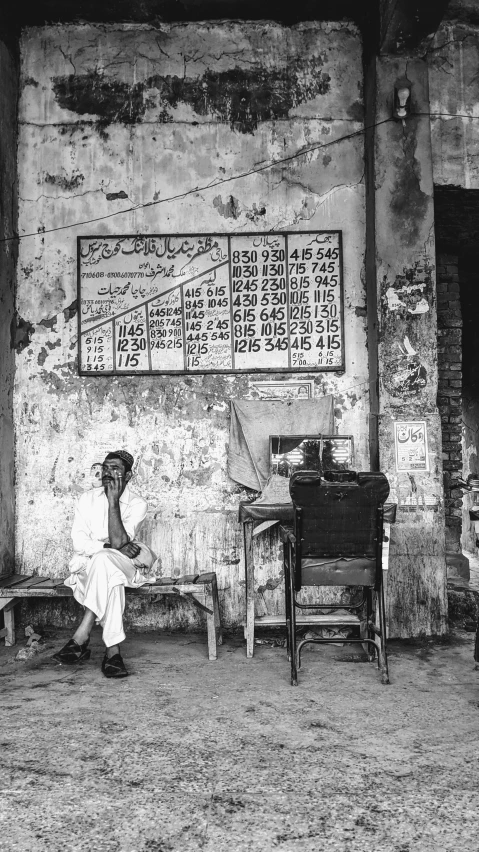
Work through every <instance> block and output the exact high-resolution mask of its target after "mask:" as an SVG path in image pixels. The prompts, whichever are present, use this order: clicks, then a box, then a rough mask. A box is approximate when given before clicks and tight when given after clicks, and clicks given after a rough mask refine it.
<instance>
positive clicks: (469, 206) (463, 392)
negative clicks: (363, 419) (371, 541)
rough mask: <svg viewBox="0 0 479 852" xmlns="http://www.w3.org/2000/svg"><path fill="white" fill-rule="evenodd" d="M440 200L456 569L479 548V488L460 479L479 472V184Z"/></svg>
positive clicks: (441, 356)
mask: <svg viewBox="0 0 479 852" xmlns="http://www.w3.org/2000/svg"><path fill="white" fill-rule="evenodd" d="M434 201H435V220H436V254H437V299H438V369H439V384H438V407H439V411H440V415H441V423H442V438H443V468H444V502H445V512H446V550H447V551H448V568H450V569H451V571H450V573H457V570H456V569H457V567H458V565H459V563H460V554H461V552H462V550H465V551H466V552H467V553H469V554H472V555H474V556H477V554H478V547H477V539H478V538H479V521H477V522H476V521H474V520H473V519H472V518H471V516H470V513H471V510H472V511H473V512H474V510H476V509H477V511H478V516H479V491H477V492H476V491H463V490H461V489H459V488H457V487H455V486H457V483H458V480H460V479H462V480H463V481H467V479H468V477H472V478H473V477H474V474H476V475H477V477H478V478H479V190H468V189H463V188H461V187H454V186H441V187H436V188H435V197H434ZM476 527H477V530H476ZM454 555H456V557H455V556H454Z"/></svg>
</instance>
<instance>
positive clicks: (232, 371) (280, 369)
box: [77, 228, 346, 378]
mask: <svg viewBox="0 0 479 852" xmlns="http://www.w3.org/2000/svg"><path fill="white" fill-rule="evenodd" d="M298 234H304V235H309V234H311V235H313V234H336V235H337V237H338V246H339V258H338V260H339V293H340V328H341V341H342V349H341V356H342V357H341V364H333V365H330V366H328V365H317V366H298V365H295V366H288V367H284V366H276V367H247V368H244V369H243V368H240V369H237V368H233V367H231V368H228V369H202V370H196V369H195V370H188V369H175V370H156V369H151V370H139V369H132V370H82V369H81V336H82V333H83V334H84V333H85V330H83V331H82V327H81V296H82V293H81V252H80V246H81V242H82V241H83V240H114V239H143V238H153V237H156V238H167V237H171V238H185V239H187V238H198V237H201V238H203V237H219V238H221V239H225V238H227V239H231V238H235V237H268V236H280V237H286V238H287V237H288V236H295V235H298ZM342 237H343V232H342V229H337V228H331V229H312V230H309V229H308V230H304V231H303V230H284V231H233V232H217V231H207V232H201V233H198V232H197V233H191V232H190V233H183V232H181V233H179V232H175V233H162V234H158V233H137V234H132V233H129V234H84V235H83V234H82V235H80V236H77V304H78V313H77V330H78V348H77V359H78V375H80V376H85V377H95V378H101V377H102V376H109V377H111V376H129V377H131V376H152V375H160V376H162V375H165V376H166V375H178V376H195V375H198V376H202V375H236V374H238V375H262V374H266V375H268V374H270V375H272V374H276V375H277V374H278V373H288V374H297V373H324V372H336V373H337V372H339V373H341V372H344V371H345V369H346V340H345V331H344V311H345V304H344V268H343V239H342ZM228 264H229V267H230V278H231V258H230V260H229V261H228ZM178 286H182V285H178ZM288 292H289V285H288ZM147 301H150V300H147ZM136 307H138V306H136ZM288 308H289V303H288ZM114 319H115V318H114V317H113V318H112V319H111V320H108V319H107V320H106V321H105V322H109V321H113V322H114Z"/></svg>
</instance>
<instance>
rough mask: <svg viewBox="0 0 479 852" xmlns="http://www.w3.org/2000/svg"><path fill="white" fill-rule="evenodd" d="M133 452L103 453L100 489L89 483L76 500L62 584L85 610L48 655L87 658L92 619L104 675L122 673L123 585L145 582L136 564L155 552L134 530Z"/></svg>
mask: <svg viewBox="0 0 479 852" xmlns="http://www.w3.org/2000/svg"><path fill="white" fill-rule="evenodd" d="M132 467H133V456H131V455H130V453H127V452H126V450H118V451H115V452H111V453H108V455H107V456H106V458H105V461H104V462H103V466H102V478H101V485H102V487H101V488H98V487H97V488H91V489H90V490H89V491H86V492H85V493H84V494H82V495H81V497H80V498H79V500H78V503H77V507H76V510H75V517H74V520H73V528H72V539H73V548H74V551H75V553H74V556H73V557H72V559H71V561H70V571H71V574H70V576H69V577H68V578H67V579H66V580H65V585H66V586H70V587H71V588H72V589H73V597H74V598H75V600H77V601H78V602H79V603H81V604H83V607H84V609H85V614H84V616H83V619H82V622H81V624H80V626H79V627H78V629H77V631H76V633H75V634H74V635H73V638H72V639H70V640H69V641H68V642H67V644H66V645H65V646H64V647H63V648H62V649H61V651H58V653H56V654H54V655H53V659H54V660H57V661H58V662H60V663H70V664H72V663H79V662H81V661H82V660H88V659H89V657H90V649H89V648H88V643H89V641H90V633H91V630H92V628H93V625H94V623H95V622H96V623H97V624H100V625H101V627H102V628H103V641H104V643H105V645H106V652H105V656H104V658H103V662H102V666H101V670H102V672H103V674H104V675H105V677H126V676H127V674H128V672H127V670H126V668H125V664H124V662H123V659H122V657H121V654H120V648H119V644H120V642H123V640H124V639H125V633H124V631H123V610H124V608H125V586H130V587H133V588H134V587H136V586H141V585H143V583H145V582H146V578H145V577H144V576H143V575H142V573H141V569H149V568H151V566H152V564H153V562H154V560H155V554H154V553H153V552H152V551H151V550H150V549H149V548H148V547H147V546H146V545H145V544H142V543H141V542H137V541H135V536H136V533H137V531H138V529H139V527H140V525H141V523H142V521H143V520H144V518H145V516H146V511H147V504H146V502H145V500H143V499H142V498H141V497H139V496H138V494H135V493H134V492H133V491H131V490H130V487H129V485H128V483H129V481H130V479H131V477H132V473H131V471H132Z"/></svg>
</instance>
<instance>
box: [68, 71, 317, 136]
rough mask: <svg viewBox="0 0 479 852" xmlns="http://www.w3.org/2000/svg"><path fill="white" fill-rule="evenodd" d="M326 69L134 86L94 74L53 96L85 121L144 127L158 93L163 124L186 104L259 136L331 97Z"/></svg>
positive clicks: (156, 80)
mask: <svg viewBox="0 0 479 852" xmlns="http://www.w3.org/2000/svg"><path fill="white" fill-rule="evenodd" d="M322 65H323V63H322V60H321V58H320V57H315V58H312V59H310V60H308V61H306V62H302V61H301V60H296V61H293V62H291V64H290V65H289V66H288V68H277V69H267V68H258V69H256V70H254V71H253V70H249V69H244V68H239V67H237V68H232V69H230V70H227V71H214V70H207V71H206V72H205V73H204V74H203V75H202V76H201V77H198V78H197V79H191V78H188V77H177V76H175V75H166V76H164V77H163V76H160V75H154V76H152V77H149V78H147V79H146V80H145V81H144V82H139V83H135V84H134V85H129V84H128V83H125V82H123V81H119V80H111V79H110V78H106V77H104V76H103V75H102V74H100V73H99V72H98V71H92V72H90V73H88V74H69V75H68V76H57V77H55V78H54V79H53V90H54V93H55V97H56V99H57V101H58V103H59V105H60V106H61V107H63V108H65V109H69V110H71V111H72V112H76V113H78V114H79V115H87V114H88V115H97V116H99V123H100V124H110V123H112V122H115V121H117V122H120V123H121V124H135V123H137V122H140V121H142V119H143V117H144V115H145V111H146V109H147V107H148V105H149V101H148V95H147V94H146V93H147V91H148V90H151V89H157V90H158V91H159V92H160V100H161V102H162V103H163V104H164V106H163V108H162V109H160V112H159V113H158V117H157V119H158V121H159V122H165V121H171V115H170V113H169V112H168V107H171V108H172V109H175V108H176V107H178V105H179V104H180V102H182V103H186V104H189V105H190V106H191V107H192V108H193V110H194V111H195V112H196V114H197V115H202V116H204V115H213V116H215V117H216V118H217V119H219V120H220V121H223V122H227V123H228V124H229V125H230V127H231V129H232V130H238V131H240V132H241V133H253V132H254V131H255V130H256V128H257V127H258V124H259V122H262V121H272V120H274V119H280V118H288V116H289V111H290V110H291V109H292V108H293V107H295V106H298V105H299V104H301V103H303V102H304V101H307V100H312V99H313V98H315V97H316V96H317V95H324V94H326V93H327V92H328V91H329V89H330V83H331V78H330V76H329V74H327V73H326V72H324V71H322V70H321V69H322ZM306 72H307V78H306ZM305 78H306V79H307V80H308V81H309V82H305Z"/></svg>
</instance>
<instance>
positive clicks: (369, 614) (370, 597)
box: [363, 588, 375, 663]
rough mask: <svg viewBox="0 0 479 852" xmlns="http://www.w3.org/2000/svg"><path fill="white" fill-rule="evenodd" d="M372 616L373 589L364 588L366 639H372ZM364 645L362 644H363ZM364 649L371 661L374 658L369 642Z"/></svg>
mask: <svg viewBox="0 0 479 852" xmlns="http://www.w3.org/2000/svg"><path fill="white" fill-rule="evenodd" d="M372 617H373V590H372V589H371V588H367V589H366V636H367V638H368V639H374V638H375V636H374V633H373V631H372V630H371V619H372ZM363 647H364V646H363ZM365 651H366V653H367V655H368V660H369V662H370V663H371V662H372V661H373V660H374V651H373V650H372V649H371V645H370V643H369V642H366V648H365Z"/></svg>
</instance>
